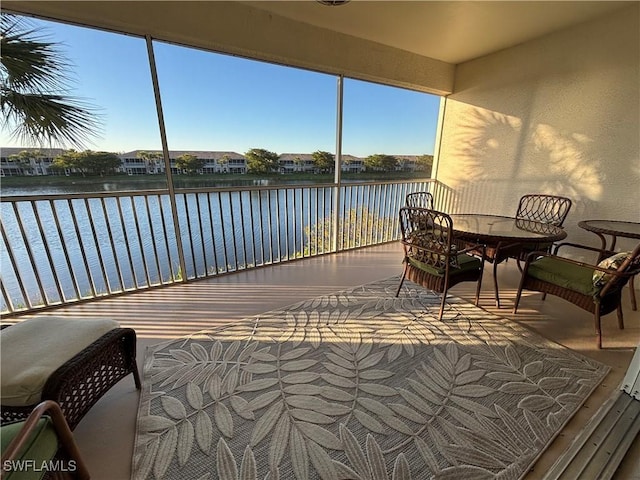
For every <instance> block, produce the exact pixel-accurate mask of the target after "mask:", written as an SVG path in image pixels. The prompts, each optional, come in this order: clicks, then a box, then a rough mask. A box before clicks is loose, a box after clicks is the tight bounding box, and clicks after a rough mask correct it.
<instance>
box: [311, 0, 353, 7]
mask: <svg viewBox="0 0 640 480" xmlns="http://www.w3.org/2000/svg"><path fill="white" fill-rule="evenodd" d="M350 1H351V0H316V2H318V3H321V4H322V5H327V6H328V7H339V6H340V5H344V4H345V3H349V2H350Z"/></svg>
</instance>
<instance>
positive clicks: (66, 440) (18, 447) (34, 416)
mask: <svg viewBox="0 0 640 480" xmlns="http://www.w3.org/2000/svg"><path fill="white" fill-rule="evenodd" d="M45 414H47V415H49V416H50V417H51V421H52V423H53V428H54V429H55V431H56V435H57V437H58V439H59V441H60V444H61V445H62V447H63V448H64V449H65V450H66V452H67V453H68V454H69V456H70V457H71V459H73V460H75V461H76V464H75V467H76V477H77V478H79V479H89V471H88V470H87V467H86V466H85V464H84V462H82V460H81V456H80V450H79V449H78V446H77V444H76V442H75V440H74V438H73V434H72V433H71V429H70V428H69V425H68V424H67V421H66V420H65V418H64V415H63V413H62V410H60V406H59V405H58V404H57V403H56V402H54V401H52V400H45V401H44V402H41V403H39V404H38V405H37V406H36V407H35V408H34V409H33V411H32V412H31V414H30V415H29V416H28V417H27V419H26V420H25V421H24V425H23V426H22V428H21V430H20V432H19V433H18V434H17V435H16V436H15V438H13V439H12V440H11V442H10V443H9V445H7V448H6V450H5V451H4V453H3V454H2V466H3V469H4V465H5V462H7V461H10V460H12V459H15V458H16V456H17V455H18V454H19V453H20V452H21V451H22V449H23V448H24V446H25V445H26V443H27V442H28V441H29V440H30V437H31V434H32V433H33V431H34V429H35V428H36V426H37V424H38V421H39V420H40V419H41V418H42V417H43V416H44V415H45ZM2 473H3V476H4V473H5V471H4V470H3V471H2Z"/></svg>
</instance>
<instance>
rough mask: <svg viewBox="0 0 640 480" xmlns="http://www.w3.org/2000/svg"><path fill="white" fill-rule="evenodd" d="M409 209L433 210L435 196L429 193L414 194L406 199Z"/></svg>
mask: <svg viewBox="0 0 640 480" xmlns="http://www.w3.org/2000/svg"><path fill="white" fill-rule="evenodd" d="M405 205H406V206H407V207H419V208H433V195H431V194H430V193H429V192H413V193H409V194H408V195H407V196H406V197H405Z"/></svg>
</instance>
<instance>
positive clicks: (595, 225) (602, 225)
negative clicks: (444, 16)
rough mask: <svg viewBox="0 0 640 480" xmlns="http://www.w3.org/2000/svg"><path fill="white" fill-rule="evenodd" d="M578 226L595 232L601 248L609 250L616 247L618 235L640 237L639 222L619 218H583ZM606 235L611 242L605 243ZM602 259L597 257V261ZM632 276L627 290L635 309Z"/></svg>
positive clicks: (632, 307) (632, 306) (636, 306)
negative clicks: (624, 220)
mask: <svg viewBox="0 0 640 480" xmlns="http://www.w3.org/2000/svg"><path fill="white" fill-rule="evenodd" d="M578 226H579V227H580V228H583V229H585V230H587V231H589V232H593V233H595V234H596V235H597V236H598V237H599V238H600V241H601V242H602V246H601V249H602V250H608V251H610V252H612V251H613V249H614V248H615V247H616V241H617V240H618V237H623V238H636V239H640V223H637V222H623V221H621V220H583V221H581V222H578ZM607 236H609V237H611V242H609V244H608V245H607ZM600 260H602V258H599V259H598V261H600ZM633 279H634V277H631V279H630V280H629V292H630V295H631V309H632V310H634V311H635V310H637V309H638V305H637V303H636V292H635V286H634V281H633Z"/></svg>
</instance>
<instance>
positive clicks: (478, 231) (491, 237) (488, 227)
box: [450, 213, 567, 242]
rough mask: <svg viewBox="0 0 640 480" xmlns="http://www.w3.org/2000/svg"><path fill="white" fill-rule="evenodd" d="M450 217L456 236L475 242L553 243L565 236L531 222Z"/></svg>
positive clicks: (496, 217)
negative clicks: (471, 239) (519, 241)
mask: <svg viewBox="0 0 640 480" xmlns="http://www.w3.org/2000/svg"><path fill="white" fill-rule="evenodd" d="M450 217H451V220H452V221H453V230H454V232H456V234H458V235H460V236H465V237H467V236H468V237H470V238H473V239H476V240H484V241H491V242H498V241H501V240H524V241H533V242H535V241H543V242H555V241H558V240H562V239H564V238H566V236H567V232H565V231H564V230H563V229H562V228H560V227H557V226H555V225H549V224H547V223H540V222H536V221H533V220H523V219H516V218H514V217H503V216H500V215H482V214H471V213H467V214H453V215H450Z"/></svg>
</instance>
